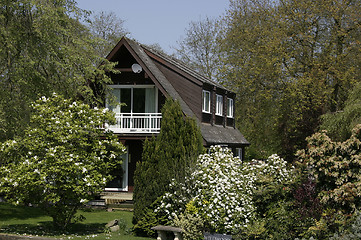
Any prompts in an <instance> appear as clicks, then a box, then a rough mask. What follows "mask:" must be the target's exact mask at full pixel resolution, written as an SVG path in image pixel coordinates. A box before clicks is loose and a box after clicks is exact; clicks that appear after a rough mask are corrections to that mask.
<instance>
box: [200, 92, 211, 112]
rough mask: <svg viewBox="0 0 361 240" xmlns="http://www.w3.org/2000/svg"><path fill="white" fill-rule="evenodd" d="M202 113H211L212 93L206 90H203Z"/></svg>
mask: <svg viewBox="0 0 361 240" xmlns="http://www.w3.org/2000/svg"><path fill="white" fill-rule="evenodd" d="M202 111H203V112H205V113H210V112H211V93H210V92H209V91H206V90H203V102H202Z"/></svg>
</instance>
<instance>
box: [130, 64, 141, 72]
mask: <svg viewBox="0 0 361 240" xmlns="http://www.w3.org/2000/svg"><path fill="white" fill-rule="evenodd" d="M142 70H143V69H142V67H141V66H140V65H139V64H136V63H134V64H133V65H132V71H133V72H134V73H140V72H141V71H142Z"/></svg>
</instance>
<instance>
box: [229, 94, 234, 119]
mask: <svg viewBox="0 0 361 240" xmlns="http://www.w3.org/2000/svg"><path fill="white" fill-rule="evenodd" d="M227 117H228V118H234V100H233V98H227Z"/></svg>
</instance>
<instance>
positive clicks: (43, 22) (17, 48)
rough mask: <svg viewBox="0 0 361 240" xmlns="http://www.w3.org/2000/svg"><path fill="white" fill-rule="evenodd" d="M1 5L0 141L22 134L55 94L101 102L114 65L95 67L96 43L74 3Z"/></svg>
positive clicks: (8, 1) (25, 0)
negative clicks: (36, 109)
mask: <svg viewBox="0 0 361 240" xmlns="http://www.w3.org/2000/svg"><path fill="white" fill-rule="evenodd" d="M0 5H1V8H0V38H1V41H0V112H1V114H0V141H4V140H7V139H10V138H12V137H14V136H17V135H22V134H23V132H24V129H25V128H26V127H27V126H28V124H29V120H30V112H31V107H30V104H31V103H32V102H33V101H35V100H36V99H37V98H38V97H39V96H47V97H49V96H51V94H52V93H53V92H54V91H55V92H57V93H59V94H62V95H64V96H65V97H66V98H68V97H69V98H70V97H77V98H81V99H84V100H86V101H88V102H89V103H94V102H95V103H97V102H98V101H100V100H101V98H99V96H100V94H96V93H97V91H100V90H103V87H104V86H103V85H105V83H106V82H108V81H109V78H108V77H107V76H106V74H105V72H106V71H105V70H109V69H111V67H112V65H111V64H109V63H107V62H106V61H103V63H104V64H102V65H101V66H100V67H98V66H96V65H95V63H99V62H100V59H99V57H98V55H97V54H96V52H95V50H94V48H93V46H94V45H95V39H93V37H92V36H91V34H90V33H89V31H88V30H87V29H86V28H85V27H84V26H83V25H82V24H80V22H79V21H80V19H81V18H82V17H85V16H86V15H87V13H86V12H84V11H82V10H81V9H79V8H77V7H76V2H75V1H74V0H58V1H47V0H18V1H12V0H1V1H0ZM103 60H104V59H103ZM94 86H98V90H97V91H95V92H93V91H91V89H90V87H94ZM101 86H102V87H101Z"/></svg>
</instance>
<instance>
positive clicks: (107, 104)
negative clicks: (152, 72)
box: [105, 84, 158, 113]
mask: <svg viewBox="0 0 361 240" xmlns="http://www.w3.org/2000/svg"><path fill="white" fill-rule="evenodd" d="M108 86H109V87H110V88H113V89H124V88H130V89H131V97H130V101H131V102H130V105H131V106H130V111H131V113H133V100H134V99H133V89H134V88H155V90H156V91H155V109H156V110H157V109H158V88H157V87H156V86H155V85H149V84H147V85H108ZM105 107H106V108H109V101H108V100H106V104H105Z"/></svg>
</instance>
